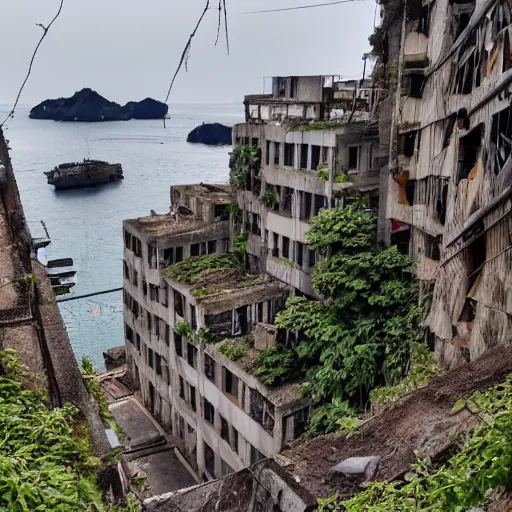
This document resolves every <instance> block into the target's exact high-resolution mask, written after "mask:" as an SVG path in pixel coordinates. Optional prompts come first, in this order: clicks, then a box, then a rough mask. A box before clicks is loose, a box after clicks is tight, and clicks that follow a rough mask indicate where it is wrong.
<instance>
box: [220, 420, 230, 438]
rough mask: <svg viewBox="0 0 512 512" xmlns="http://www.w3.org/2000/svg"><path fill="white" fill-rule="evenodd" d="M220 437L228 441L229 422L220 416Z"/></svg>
mask: <svg viewBox="0 0 512 512" xmlns="http://www.w3.org/2000/svg"><path fill="white" fill-rule="evenodd" d="M220 437H222V439H224V441H226V442H227V443H229V423H228V422H227V420H226V419H225V418H223V417H222V416H221V417H220Z"/></svg>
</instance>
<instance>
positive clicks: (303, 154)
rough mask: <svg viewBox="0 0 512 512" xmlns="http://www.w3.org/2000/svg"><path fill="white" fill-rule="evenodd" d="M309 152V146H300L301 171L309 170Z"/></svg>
mask: <svg viewBox="0 0 512 512" xmlns="http://www.w3.org/2000/svg"><path fill="white" fill-rule="evenodd" d="M308 150H309V146H308V145H307V144H301V145H300V168H301V169H307V168H308Z"/></svg>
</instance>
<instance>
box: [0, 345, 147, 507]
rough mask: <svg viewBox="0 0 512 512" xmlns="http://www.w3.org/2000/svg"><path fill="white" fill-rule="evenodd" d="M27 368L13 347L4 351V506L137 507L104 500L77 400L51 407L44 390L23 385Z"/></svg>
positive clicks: (0, 411)
mask: <svg viewBox="0 0 512 512" xmlns="http://www.w3.org/2000/svg"><path fill="white" fill-rule="evenodd" d="M23 377H27V380H28V377H29V375H28V372H27V371H26V370H24V369H23V367H22V366H21V365H20V362H19V359H18V358H17V357H16V354H15V352H14V351H12V350H6V351H2V352H0V432H1V433H2V442H1V449H0V468H1V469H0V510H5V511H12V512H28V511H33V510H34V511H36V510H41V511H46V510H48V511H50V510H51V511H53V512H85V511H91V512H92V511H96V512H107V511H110V512H123V511H124V512H129V511H130V512H135V511H136V510H140V508H139V506H138V503H136V502H135V501H134V500H133V499H130V500H129V504H128V505H127V507H128V508H126V509H123V508H122V507H115V506H109V505H107V504H105V503H103V501H102V494H101V491H100V490H99V488H98V486H97V483H96V480H97V473H98V470H99V468H100V466H101V463H100V460H99V459H98V458H96V457H94V456H93V455H92V453H91V448H90V441H89V436H88V430H87V426H86V424H85V423H84V422H83V421H79V417H80V413H79V411H78V409H77V408H76V407H74V406H73V405H69V404H68V405H65V406H64V407H62V408H54V409H52V410H49V409H48V408H47V407H46V405H45V404H46V401H47V397H46V396H45V394H44V392H43V391H32V390H29V389H25V388H24V387H23V384H22V380H23Z"/></svg>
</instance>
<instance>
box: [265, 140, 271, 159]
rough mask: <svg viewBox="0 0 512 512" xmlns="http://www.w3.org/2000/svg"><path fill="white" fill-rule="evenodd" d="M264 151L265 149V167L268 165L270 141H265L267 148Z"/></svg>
mask: <svg viewBox="0 0 512 512" xmlns="http://www.w3.org/2000/svg"><path fill="white" fill-rule="evenodd" d="M266 149H267V152H266V154H265V163H266V164H267V165H270V141H269V140H267V148H266Z"/></svg>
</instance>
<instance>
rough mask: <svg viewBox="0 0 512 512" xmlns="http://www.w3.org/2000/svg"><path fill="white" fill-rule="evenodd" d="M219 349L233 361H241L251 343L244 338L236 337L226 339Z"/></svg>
mask: <svg viewBox="0 0 512 512" xmlns="http://www.w3.org/2000/svg"><path fill="white" fill-rule="evenodd" d="M217 350H218V351H219V352H220V353H221V354H223V355H225V356H226V357H227V358H228V359H231V361H239V360H240V359H242V358H243V357H244V356H245V354H247V351H248V350H249V345H248V344H247V342H246V341H245V340H244V339H239V338H238V339H237V338H235V339H232V340H226V341H224V342H223V343H222V345H219V347H218V349H217Z"/></svg>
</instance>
